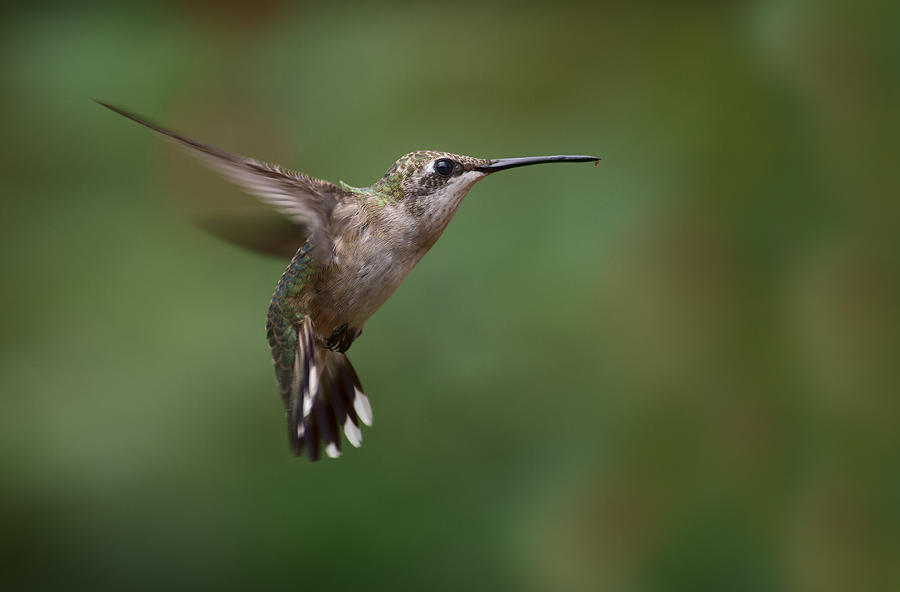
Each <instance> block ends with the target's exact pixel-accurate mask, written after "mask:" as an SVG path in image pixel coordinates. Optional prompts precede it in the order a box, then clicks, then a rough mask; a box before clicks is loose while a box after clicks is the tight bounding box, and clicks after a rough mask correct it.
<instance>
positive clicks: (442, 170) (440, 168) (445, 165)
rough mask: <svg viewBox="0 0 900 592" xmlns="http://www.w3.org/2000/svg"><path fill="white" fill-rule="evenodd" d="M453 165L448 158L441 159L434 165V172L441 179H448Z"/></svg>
mask: <svg viewBox="0 0 900 592" xmlns="http://www.w3.org/2000/svg"><path fill="white" fill-rule="evenodd" d="M454 164H455V163H454V162H453V161H452V160H450V159H449V158H442V159H440V160H438V161H436V162H435V163H434V170H435V171H436V172H437V174H439V175H440V176H442V177H449V176H450V175H451V174H452V173H453V165H454Z"/></svg>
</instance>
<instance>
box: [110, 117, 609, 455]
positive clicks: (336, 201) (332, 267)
mask: <svg viewBox="0 0 900 592" xmlns="http://www.w3.org/2000/svg"><path fill="white" fill-rule="evenodd" d="M97 103H99V104H100V105H102V106H104V107H106V108H108V109H111V110H112V111H114V112H116V113H118V114H120V115H123V116H125V117H127V118H128V119H131V120H133V121H135V122H137V123H139V124H141V125H143V126H146V127H148V128H150V129H152V130H155V131H157V132H159V133H161V134H163V135H164V136H166V137H167V138H169V139H170V140H172V141H174V142H175V143H176V144H178V145H179V146H180V147H182V148H184V149H185V150H187V151H188V152H189V153H190V154H192V155H193V156H196V157H198V158H199V159H200V160H201V161H203V162H204V163H205V164H207V165H208V166H210V167H211V168H212V169H214V170H217V171H218V172H220V173H221V174H223V175H224V176H225V177H226V178H227V179H228V180H230V181H232V182H233V183H235V184H236V185H238V186H239V187H241V188H242V189H243V190H245V191H246V192H248V193H250V194H251V195H253V196H255V197H256V198H258V199H259V200H260V201H262V202H263V203H264V204H266V205H268V206H270V207H272V208H274V209H275V210H276V211H278V212H280V213H281V214H282V215H283V216H285V217H286V218H287V219H288V220H290V222H291V223H292V224H293V227H294V229H295V230H296V232H295V233H294V236H296V237H298V238H297V243H295V244H294V245H292V246H291V247H290V251H289V256H291V261H290V264H288V266H287V268H286V269H285V270H284V273H283V274H282V275H281V278H280V279H279V280H278V283H277V284H276V286H275V292H274V294H273V295H272V299H271V301H270V303H269V308H268V312H267V315H266V339H267V341H268V344H269V348H270V350H271V353H272V362H273V364H274V366H275V380H276V383H277V386H278V390H279V392H280V393H281V400H282V404H283V406H284V411H285V415H286V417H287V428H288V441H289V443H290V447H291V451H292V452H293V453H294V455H296V456H303V454H304V452H305V453H306V455H307V456H308V457H309V459H310V460H311V461H316V460H318V459H319V457H320V453H321V451H322V450H323V449H324V452H325V455H326V456H328V457H330V458H337V457H339V456H340V455H341V438H340V431H343V434H344V437H345V438H346V440H347V442H349V443H350V445H351V446H353V447H356V448H358V447H359V446H360V445H361V444H362V431H361V428H360V423H362V424H365V425H366V426H371V425H372V407H371V404H370V402H369V399H368V397H367V396H366V394H365V391H364V390H363V387H362V384H361V383H360V380H359V377H358V376H357V374H356V371H355V370H354V369H353V366H352V365H351V364H350V360H349V359H348V358H347V355H346V352H347V350H348V349H349V348H350V346H351V344H353V342H354V340H356V338H358V337H359V336H360V334H361V333H362V330H363V327H364V326H365V324H366V321H367V320H368V319H369V317H371V316H372V314H373V313H374V312H375V311H376V310H378V308H379V307H380V306H381V305H382V304H384V302H385V301H386V300H387V299H388V298H389V297H390V295H391V294H392V293H393V292H394V290H396V289H397V287H398V286H399V285H400V282H401V281H403V278H405V277H406V275H407V274H408V273H409V272H410V271H411V270H412V268H413V267H414V266H415V265H416V263H418V262H419V260H420V259H421V258H422V256H424V255H425V253H427V252H428V250H429V249H430V248H431V247H432V246H433V245H434V243H435V242H436V241H437V240H438V238H439V237H440V236H441V234H442V233H443V232H444V229H445V228H446V227H447V224H448V223H449V222H450V220H451V219H452V218H453V215H454V214H455V213H456V210H457V208H458V207H459V205H460V203H461V202H462V200H463V198H464V197H465V195H466V194H467V193H468V192H469V190H470V189H471V188H472V186H473V185H474V184H475V183H477V182H478V181H479V180H481V179H483V178H484V177H486V176H487V175H490V174H493V173H496V172H498V171H504V170H507V169H511V168H516V167H521V166H530V165H534V164H543V163H551V162H594V166H596V165H597V163H598V162H599V160H600V159H599V158H598V157H596V156H574V155H555V156H529V157H523V158H494V159H491V158H475V157H472V156H464V155H462V154H452V153H449V152H441V151H436V150H418V151H415V152H410V153H408V154H406V155H404V156H402V157H400V159H399V160H397V161H396V162H395V163H394V164H392V165H391V166H390V168H388V170H387V172H385V174H384V175H383V176H382V177H381V178H380V179H379V180H378V181H376V182H375V183H373V184H372V185H369V186H367V187H354V186H352V185H348V184H347V183H344V182H343V181H339V182H338V183H337V184H335V183H331V182H329V181H325V180H321V179H316V178H313V177H310V176H307V175H305V174H303V173H300V172H296V171H292V170H289V169H286V168H282V167H281V166H278V165H274V164H268V163H266V162H262V161H259V160H255V159H253V158H247V157H243V156H236V155H233V154H230V153H228V152H225V151H224V150H221V149H219V148H215V147H213V146H209V145H206V144H201V143H199V142H196V141H194V140H191V139H188V138H186V137H184V136H182V135H180V134H178V133H176V132H174V131H172V130H169V129H166V128H163V127H160V126H158V125H156V124H154V123H151V122H149V121H148V120H146V119H144V118H142V117H139V116H138V115H135V114H134V113H131V112H129V111H126V110H124V109H121V108H119V107H115V106H113V105H110V104H108V103H105V102H103V101H99V100H98V101H97ZM260 250H271V249H263V248H261V249H260Z"/></svg>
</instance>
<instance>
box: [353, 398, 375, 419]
mask: <svg viewBox="0 0 900 592" xmlns="http://www.w3.org/2000/svg"><path fill="white" fill-rule="evenodd" d="M353 409H355V410H356V414H357V415H358V416H359V418H360V419H361V420H362V422H363V423H364V424H366V425H367V426H371V425H372V405H370V404H369V398H368V397H367V396H366V395H365V394H364V393H363V392H362V391H361V390H359V389H354V397H353Z"/></svg>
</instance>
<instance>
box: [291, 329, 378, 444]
mask: <svg viewBox="0 0 900 592" xmlns="http://www.w3.org/2000/svg"><path fill="white" fill-rule="evenodd" d="M292 370H293V371H292V373H291V374H292V376H291V386H290V392H289V393H288V397H287V405H286V408H287V409H286V411H287V419H288V439H289V440H290V444H291V450H292V451H293V453H294V454H295V455H296V456H302V455H303V453H304V451H305V452H306V455H307V456H308V457H309V459H310V460H312V461H316V460H318V459H319V455H320V452H321V451H322V449H323V448H324V452H325V454H326V455H327V456H328V457H330V458H337V457H339V456H340V455H341V440H340V432H341V430H343V432H344V436H345V437H346V438H347V441H348V442H349V443H350V444H351V445H352V446H354V447H356V448H358V447H359V446H360V445H361V444H362V431H361V430H360V422H362V423H364V424H365V425H367V426H370V425H372V408H371V406H370V404H369V399H368V397H366V395H365V393H363V389H362V385H361V384H360V382H359V377H358V376H357V375H356V372H355V371H354V370H353V366H351V365H350V360H348V359H347V356H345V355H344V354H342V353H337V352H333V351H330V350H327V349H325V348H322V347H319V346H317V345H316V344H315V341H314V339H313V336H312V329H311V323H309V322H304V323H303V325H301V326H300V327H299V328H298V334H297V347H296V349H295V355H294V364H293V369H292Z"/></svg>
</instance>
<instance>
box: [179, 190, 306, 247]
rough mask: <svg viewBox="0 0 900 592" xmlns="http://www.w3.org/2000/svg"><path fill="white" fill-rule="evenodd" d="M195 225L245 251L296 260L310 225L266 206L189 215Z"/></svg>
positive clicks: (221, 208) (230, 208)
mask: <svg viewBox="0 0 900 592" xmlns="http://www.w3.org/2000/svg"><path fill="white" fill-rule="evenodd" d="M185 215H186V216H188V217H189V218H190V219H191V221H192V222H193V223H194V224H196V225H197V226H199V227H200V228H202V229H203V230H205V231H207V232H209V233H210V234H212V235H214V236H216V237H218V238H221V239H223V240H225V241H228V242H230V243H232V244H236V245H238V246H241V247H243V248H245V249H249V250H251V251H256V252H257V253H263V254H266V255H271V256H274V257H280V258H284V259H292V258H293V257H294V255H296V254H297V249H298V248H299V245H302V244H304V243H305V242H306V239H307V235H308V232H307V230H306V225H303V226H301V225H298V224H295V223H294V222H291V221H290V220H288V219H287V218H285V217H284V216H282V215H280V214H278V213H277V212H275V211H274V210H272V209H271V208H267V207H265V206H263V205H262V204H260V205H256V204H252V205H247V206H244V207H219V208H207V209H206V210H202V211H186V212H185Z"/></svg>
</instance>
